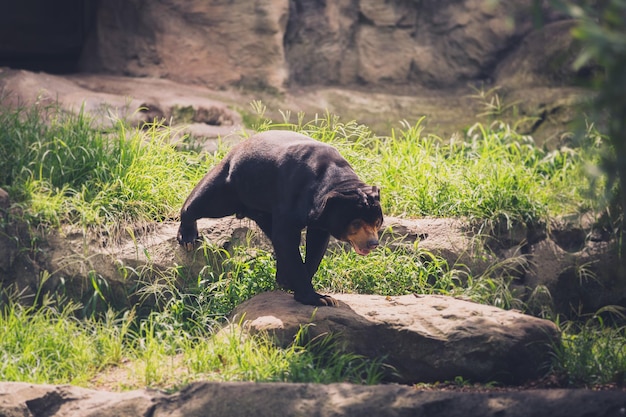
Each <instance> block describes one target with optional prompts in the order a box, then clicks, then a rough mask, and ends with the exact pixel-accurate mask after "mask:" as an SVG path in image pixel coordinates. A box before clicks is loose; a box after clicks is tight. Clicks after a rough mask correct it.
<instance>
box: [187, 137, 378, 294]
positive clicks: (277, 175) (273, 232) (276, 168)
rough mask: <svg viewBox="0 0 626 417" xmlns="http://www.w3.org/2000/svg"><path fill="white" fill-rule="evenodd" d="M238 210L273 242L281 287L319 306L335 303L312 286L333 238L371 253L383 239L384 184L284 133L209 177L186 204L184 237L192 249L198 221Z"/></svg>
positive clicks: (241, 149) (245, 147) (256, 142)
mask: <svg viewBox="0 0 626 417" xmlns="http://www.w3.org/2000/svg"><path fill="white" fill-rule="evenodd" d="M233 214H234V215H236V216H237V217H238V218H244V217H248V218H250V219H252V220H254V221H255V222H256V223H257V224H258V225H259V227H260V228H261V230H262V231H263V232H264V233H265V234H266V235H267V236H268V237H269V239H270V240H271V242H272V245H273V247H274V254H275V257H276V281H277V282H278V284H279V285H281V286H282V287H284V288H287V289H290V290H293V292H294V298H295V299H296V300H297V301H299V302H301V303H303V304H310V305H316V306H324V305H336V304H337V302H336V300H335V299H333V298H332V297H330V296H327V295H321V294H318V293H316V292H315V290H314V289H313V285H312V284H311V279H312V278H313V275H314V274H315V272H316V271H317V269H318V267H319V264H320V262H321V260H322V257H323V256H324V253H325V252H326V248H327V246H328V240H329V238H330V236H331V235H332V236H334V237H335V238H337V239H339V240H341V241H344V242H350V244H351V245H352V247H353V248H354V250H355V251H356V253H358V254H359V255H367V254H368V253H369V252H370V251H371V250H372V249H375V248H376V247H377V246H378V244H379V242H378V230H379V229H380V227H381V225H382V222H383V213H382V210H381V206H380V193H379V190H378V188H377V187H375V186H369V185H366V184H365V183H363V182H362V181H361V180H360V179H359V178H358V176H357V175H356V173H355V172H354V170H353V169H352V167H351V166H350V164H349V163H348V162H347V161H346V160H345V159H344V158H343V157H342V156H341V155H340V154H339V152H338V151H337V150H336V149H335V148H334V147H332V146H330V145H328V144H325V143H322V142H319V141H316V140H314V139H312V138H310V137H308V136H305V135H302V134H299V133H296V132H290V131H279V130H274V131H267V132H263V133H259V134H256V135H254V136H252V137H250V138H249V139H247V140H244V141H243V142H241V143H239V144H237V145H235V146H234V147H233V148H232V149H231V151H230V152H229V153H228V154H227V155H226V156H225V157H224V159H223V160H222V161H221V162H220V163H219V164H218V165H216V166H215V167H214V168H213V169H212V170H211V171H209V173H208V174H206V175H205V176H204V178H203V179H202V180H201V181H200V182H199V183H198V184H197V185H196V187H195V188H194V189H193V190H192V191H191V194H190V195H189V197H187V200H186V201H185V203H184V205H183V207H182V209H181V212H180V228H179V229H178V236H177V239H178V242H179V243H180V244H181V245H182V246H183V247H185V249H187V250H192V249H193V246H194V242H195V241H196V240H197V239H198V228H197V225H196V220H197V219H200V218H203V217H211V218H217V217H225V216H229V215H233ZM304 228H306V229H307V231H306V252H305V260H304V262H303V260H302V257H301V255H300V250H299V248H300V237H301V232H302V230H303V229H304Z"/></svg>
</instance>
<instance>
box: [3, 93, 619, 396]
mask: <svg viewBox="0 0 626 417" xmlns="http://www.w3.org/2000/svg"><path fill="white" fill-rule="evenodd" d="M492 105H493V106H495V107H496V108H502V106H503V104H502V103H499V102H494V103H492ZM255 106H256V108H257V110H258V112H259V114H260V116H259V117H258V118H257V119H254V123H255V124H256V128H257V129H258V130H267V129H271V128H281V129H290V130H296V131H301V132H303V133H306V134H308V135H310V136H312V137H314V138H317V139H319V140H322V141H325V142H328V143H331V144H332V145H334V146H336V147H337V148H338V149H339V150H340V152H341V153H342V154H343V155H344V156H345V157H346V158H347V159H348V160H349V161H350V163H351V164H352V165H353V166H354V168H355V170H356V171H357V172H358V173H359V175H360V176H361V177H362V178H363V179H364V180H365V181H366V182H368V183H371V184H377V185H379V186H381V187H382V189H383V202H382V203H383V206H384V211H385V213H386V214H387V215H403V216H446V217H448V216H454V217H456V216H465V217H468V218H470V219H474V220H476V221H478V222H494V223H495V222H502V220H503V219H504V220H505V223H506V224H507V225H511V224H513V223H514V222H523V223H526V224H529V225H532V224H537V223H542V222H545V221H546V220H547V219H548V218H549V217H550V216H555V215H566V214H570V213H580V212H586V211H590V210H591V211H600V210H601V209H602V208H603V204H604V203H603V200H602V198H600V196H601V193H600V190H601V185H602V182H603V179H602V178H601V177H600V178H599V179H598V178H591V177H590V176H589V175H588V174H589V167H593V166H595V165H597V163H598V161H599V160H600V158H601V155H602V153H601V151H602V149H603V148H604V147H605V141H606V138H605V137H603V136H602V135H599V134H598V133H597V132H595V131H594V130H593V129H590V130H589V131H588V132H587V134H586V135H585V138H584V141H583V142H581V145H580V147H578V148H576V149H570V148H567V147H563V148H560V149H556V150H546V149H542V148H539V147H537V146H536V145H535V144H534V142H533V140H532V138H530V137H526V136H523V135H519V134H518V133H516V132H515V131H514V129H512V128H511V127H510V126H508V125H505V124H502V123H499V122H494V123H493V124H491V125H489V126H485V125H481V124H477V125H475V126H472V127H471V128H469V129H468V130H467V131H466V132H464V135H462V136H461V137H454V138H452V139H450V140H444V139H442V138H438V137H436V136H434V135H426V134H424V132H423V129H422V125H421V121H418V122H417V123H415V124H408V123H407V124H405V125H404V127H403V129H401V130H396V131H392V132H391V134H390V136H389V137H379V136H376V135H374V134H373V133H372V132H371V131H370V130H369V129H368V128H367V127H365V126H363V125H359V124H357V123H355V122H348V123H341V122H339V120H338V119H337V118H336V117H334V116H331V115H329V114H326V115H324V116H321V117H315V118H314V119H313V120H311V121H309V122H307V123H304V115H302V114H299V115H298V116H297V121H296V122H295V123H291V122H289V118H290V114H289V113H288V112H285V113H284V119H285V120H284V121H283V122H282V123H274V122H272V121H271V120H267V119H265V118H264V117H262V112H263V106H262V104H260V103H256V105H255ZM496 110H497V109H496ZM0 122H1V123H0V139H1V141H0V150H2V153H1V154H0V186H2V187H6V188H8V189H9V191H10V192H11V195H12V197H13V198H14V199H16V200H17V204H18V205H19V206H20V207H21V208H22V210H23V212H24V213H25V215H26V217H27V218H28V219H29V220H30V221H31V222H32V223H39V224H43V225H60V224H74V225H79V226H82V227H83V228H96V229H98V230H102V229H105V230H107V231H110V232H119V231H121V230H126V225H128V224H129V223H136V222H150V221H161V220H165V219H169V218H174V217H175V216H176V212H177V211H178V209H179V207H180V205H181V204H182V202H183V200H184V198H185V197H186V196H187V194H188V193H189V191H190V190H191V188H192V187H193V186H194V185H195V184H196V183H197V182H198V181H199V179H200V178H201V177H202V176H203V175H204V174H205V173H206V172H207V171H208V170H209V169H210V167H211V166H213V165H214V164H215V163H216V161H217V160H219V158H221V156H222V155H223V153H224V151H225V149H221V150H220V151H219V152H218V153H216V154H215V155H199V154H197V153H196V152H193V151H190V150H189V151H182V152H181V151H177V150H176V149H175V148H174V146H173V139H172V136H173V135H172V132H171V130H170V129H169V128H167V127H164V126H161V125H158V124H152V125H146V126H144V128H143V129H130V128H128V127H127V126H126V125H124V124H123V123H121V122H120V123H118V124H117V125H116V126H115V127H114V128H112V129H110V130H108V131H101V130H99V129H97V128H95V127H94V126H93V125H92V122H91V121H90V119H89V118H88V117H87V116H86V115H85V114H83V113H80V114H78V115H72V114H66V113H62V112H60V111H59V110H58V109H57V108H54V107H53V108H47V109H37V108H28V109H27V108H19V109H13V110H11V109H1V110H0ZM129 230H130V229H129ZM148 255H149V254H148ZM196 256H200V257H203V260H204V263H205V264H206V265H207V266H206V267H205V268H204V269H202V270H201V271H200V272H196V273H193V272H192V271H191V270H189V269H188V268H186V267H184V266H177V267H175V268H172V269H170V270H165V271H163V270H159V269H158V268H157V267H156V266H152V265H148V266H144V267H142V268H138V269H132V268H131V267H130V266H125V267H121V269H120V270H121V272H122V273H123V274H126V277H130V276H132V277H133V278H136V279H137V281H136V282H137V286H136V288H135V289H134V291H135V293H134V294H132V295H133V296H134V298H136V299H138V300H139V301H140V303H139V304H138V306H137V310H129V311H126V312H125V313H119V314H118V313H112V312H108V313H107V312H103V306H104V307H107V306H111V305H114V303H112V302H111V301H112V300H109V299H108V297H111V296H112V295H111V294H109V292H110V291H108V288H107V287H106V285H105V283H104V282H102V281H101V279H100V277H98V276H97V274H95V273H94V272H93V271H92V272H90V273H89V274H88V276H87V277H86V279H88V280H90V281H89V282H90V284H91V286H92V294H91V298H90V299H89V300H88V301H87V303H88V305H86V306H80V307H79V306H72V307H67V308H66V309H59V308H56V307H55V306H56V305H62V304H60V302H59V303H57V304H48V303H47V301H46V302H44V301H45V300H43V298H42V297H40V296H39V295H38V297H37V303H36V304H37V305H39V306H40V307H36V308H35V307H32V308H23V307H20V306H19V305H18V304H16V303H14V302H13V301H9V302H0V308H1V309H2V317H1V320H0V352H1V355H2V356H1V357H0V359H1V362H0V363H2V364H3V365H0V379H4V380H20V381H31V382H50V383H63V382H70V383H76V384H82V385H87V384H89V381H91V380H92V379H93V377H94V376H95V375H97V374H100V373H102V371H107V370H111V369H114V368H116V367H123V366H130V367H131V368H132V369H131V370H132V371H134V372H132V373H133V374H135V373H136V374H137V375H139V380H137V381H132V382H130V383H129V385H128V387H140V386H154V387H170V388H175V387H176V386H179V385H180V384H183V383H185V382H189V381H191V380H195V379H200V378H202V379H207V378H208V379H214V380H256V381H315V382H333V381H352V382H364V383H375V382H376V381H378V380H379V378H380V375H381V372H382V364H381V362H379V361H368V360H365V359H364V358H361V357H358V356H355V355H352V354H350V353H348V352H342V351H341V350H340V349H338V347H337V346H336V345H335V343H334V341H333V339H332V337H331V338H320V339H316V340H313V341H307V342H305V341H304V340H305V339H306V338H305V337H304V332H305V330H303V333H302V334H301V335H299V336H298V337H297V338H296V340H294V343H293V344H292V345H291V346H289V347H288V348H286V349H281V348H277V347H275V346H274V345H273V344H271V343H270V342H269V340H267V339H266V338H264V337H262V336H259V337H250V338H247V337H243V336H242V334H241V333H240V332H237V331H232V332H231V333H230V334H229V335H228V336H227V337H221V336H220V337H216V336H214V334H213V333H214V330H215V329H217V328H218V327H220V326H221V325H222V324H223V323H224V321H225V317H226V316H227V315H228V314H229V313H230V312H231V311H232V309H233V308H234V307H235V306H236V305H238V304H239V303H241V302H243V301H244V300H247V299H248V298H250V297H252V296H254V295H255V294H258V293H259V292H262V291H267V290H271V289H274V286H275V283H274V274H275V269H274V268H275V262H274V260H273V258H272V255H271V254H270V253H268V252H265V251H263V250H260V249H254V250H252V249H251V248H249V247H246V246H235V247H233V248H230V249H229V250H228V251H226V250H224V249H221V248H220V247H217V246H215V245H210V244H205V245H203V246H202V247H201V248H200V249H199V250H198V251H197V252H196ZM511 262H512V264H511V265H495V266H493V268H489V269H488V270H487V271H486V272H485V273H484V274H483V275H482V276H478V277H477V276H473V275H472V274H471V271H468V270H467V269H466V268H464V267H463V266H462V265H458V264H455V265H449V264H448V263H447V262H446V261H445V260H443V259H441V258H439V257H437V256H434V255H432V254H431V253H429V252H427V251H424V250H422V249H421V248H419V245H416V246H415V247H413V248H406V247H405V248H401V249H396V250H391V249H390V248H381V249H380V250H378V251H376V252H374V253H372V254H371V255H370V256H369V257H368V258H367V261H365V262H364V261H363V259H362V258H358V259H357V256H356V255H355V254H354V252H351V251H345V250H343V249H341V248H337V249H333V250H331V251H329V254H328V255H327V256H326V258H325V259H324V260H323V262H322V264H321V266H320V270H319V272H318V274H317V275H316V281H315V284H316V285H317V287H318V288H319V289H320V291H337V292H353V293H367V294H371V293H374V294H382V295H390V296H391V295H401V294H447V295H452V296H463V297H469V298H471V299H473V300H475V301H478V302H482V303H488V304H493V305H496V306H499V307H502V308H524V306H523V305H522V304H521V302H520V301H519V300H518V299H517V298H516V296H515V294H514V292H513V291H512V290H511V288H510V284H511V282H512V279H513V278H512V277H514V276H516V274H515V271H516V268H518V267H519V265H516V264H515V261H514V260H513V261H511ZM44 275H45V274H44ZM9 298H10V297H9ZM42 304H43V307H41V305H42ZM80 308H82V309H83V310H82V313H79V309H80ZM81 314H83V315H84V316H86V317H87V318H85V319H83V320H77V319H76V318H75V317H76V316H78V315H81ZM546 314H547V315H549V312H547V313H546ZM570 330H571V329H570ZM570 330H566V332H565V336H566V338H565V339H566V343H565V344H564V346H565V348H564V350H563V351H562V354H560V356H559V357H558V359H557V362H555V363H557V364H558V366H560V368H559V369H561V370H562V372H565V373H567V374H569V375H571V379H572V381H574V382H573V383H576V384H580V383H583V384H584V383H595V382H594V381H604V380H606V375H607V374H611V373H616V372H618V373H619V372H621V370H622V369H623V368H624V366H623V363H624V360H623V354H621V353H620V354H617V353H615V354H614V353H611V355H613V356H614V357H615V358H617V359H616V360H615V361H613V362H611V363H612V364H611V365H610V367H609V370H608V371H607V372H605V373H604V375H605V376H603V377H602V378H600V379H598V378H595V377H594V376H593V375H596V374H597V373H598V372H599V371H597V370H591V371H584V372H581V373H580V374H579V372H578V370H576V369H575V368H573V366H574V365H576V364H580V365H581V367H582V368H584V369H590V368H589V367H588V366H587V365H585V366H583V365H582V364H583V363H587V362H588V363H592V362H593V361H594V360H595V361H602V360H603V355H608V354H605V353H602V352H606V351H607V350H606V349H599V348H598V347H593V348H590V349H587V348H585V346H587V345H586V344H585V343H586V342H585V343H583V342H584V341H585V340H586V339H585V337H584V333H583V332H571V331H570ZM603 332H606V330H605V329H601V330H600V331H598V330H597V329H592V330H589V335H590V336H589V340H592V341H593V340H597V341H598V343H601V341H602V340H604V339H602V337H603V336H602V334H603ZM580 335H583V336H580ZM594 335H597V338H596V336H594ZM570 336H571V338H570ZM610 337H611V338H612V340H613V341H618V342H615V343H614V342H612V346H616V345H619V343H622V346H623V340H625V337H624V335H623V332H621V331H620V332H616V333H611V334H610ZM568 338H570V339H568ZM594 338H596V339H594ZM619 341H621V342H619ZM579 342H580V343H579ZM578 346H581V349H582V348H585V349H587V350H586V353H584V354H582V353H580V354H579V353H576V352H578V350H577V349H578ZM611 352H613V351H611ZM577 355H578V356H579V357H585V358H588V360H587V359H585V360H584V361H583V360H582V359H581V360H580V361H578V362H576V360H575V359H573V358H575V357H577ZM620 355H622V356H620ZM163 364H168V365H169V366H163ZM555 367H557V365H555ZM177 372H178V373H177ZM585 381H588V382H585Z"/></svg>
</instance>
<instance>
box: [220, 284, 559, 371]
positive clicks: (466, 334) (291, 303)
mask: <svg viewBox="0 0 626 417" xmlns="http://www.w3.org/2000/svg"><path fill="white" fill-rule="evenodd" d="M333 297H335V298H336V299H337V300H339V302H340V305H339V307H337V308H315V307H311V306H303V305H302V304H300V303H297V302H296V301H295V300H294V299H293V297H292V296H291V295H289V294H287V293H284V292H269V293H264V294H260V295H258V296H256V297H254V298H252V299H251V300H248V301H247V302H245V303H243V304H241V305H240V306H238V307H237V308H236V309H235V311H234V312H233V317H232V321H234V322H238V321H240V320H243V322H242V323H243V325H244V327H245V328H247V329H250V330H251V331H252V332H258V331H263V332H269V333H270V334H271V335H274V336H275V337H276V339H277V343H279V344H280V345H288V344H289V343H291V342H293V340H294V337H295V335H296V333H297V332H298V331H299V329H300V327H301V326H303V325H309V328H308V332H309V335H310V336H311V337H316V336H319V335H324V334H332V335H334V337H336V338H337V340H338V341H339V342H340V344H341V345H342V346H343V348H344V349H346V350H347V351H349V352H353V353H357V354H361V355H364V356H366V357H369V358H384V359H385V362H386V363H388V364H390V365H392V366H393V367H394V368H395V371H396V373H394V375H391V376H390V377H391V378H392V379H394V380H396V381H399V382H404V383H415V382H434V381H447V380H453V379H454V378H456V377H463V378H465V379H470V380H473V381H482V382H488V381H500V382H505V383H521V382H523V381H526V380H528V379H532V378H538V377H540V376H542V375H543V374H544V373H545V371H546V365H547V364H548V363H549V362H550V357H551V356H550V355H551V352H552V347H554V346H556V345H558V343H559V332H558V330H557V328H556V326H555V325H554V324H553V323H552V322H549V321H547V320H541V319H538V318H535V317H532V316H527V315H524V314H521V313H519V312H515V311H505V310H501V309H498V308H495V307H490V306H485V305H481V304H476V303H472V302H469V301H463V300H459V299H455V298H452V297H445V296H436V295H420V296H415V295H405V296H401V297H383V296H376V295H354V294H352V295H351V294H337V295H333Z"/></svg>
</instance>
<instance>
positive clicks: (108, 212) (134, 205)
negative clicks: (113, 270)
mask: <svg viewBox="0 0 626 417" xmlns="http://www.w3.org/2000/svg"><path fill="white" fill-rule="evenodd" d="M172 134H173V132H172V130H171V129H169V128H165V127H164V126H162V125H159V124H156V123H155V124H150V125H145V126H144V129H143V130H139V129H128V128H127V127H126V126H125V125H124V123H123V122H122V121H119V122H117V124H116V126H115V128H114V129H112V130H111V131H107V132H103V131H100V130H98V129H97V128H96V127H94V126H93V121H92V120H91V119H90V118H89V117H88V116H87V115H86V114H84V113H82V112H80V113H79V114H71V113H65V112H62V111H61V110H60V109H59V108H57V107H48V108H45V109H41V108H37V107H31V108H17V109H8V108H2V109H0V146H1V147H2V154H0V172H1V173H0V186H1V187H4V188H8V189H9V191H10V192H11V194H12V197H13V198H14V199H17V200H18V201H19V202H20V203H21V205H22V207H23V209H24V212H25V214H26V216H27V217H31V218H33V219H34V220H35V221H36V222H38V223H44V224H53V225H59V224H61V223H67V222H69V223H75V224H78V225H81V226H83V227H104V228H111V229H117V231H119V230H123V228H124V227H125V226H126V224H128V223H130V222H148V221H154V220H162V219H166V218H172V217H174V216H175V215H176V213H177V211H178V209H179V206H180V202H181V201H182V200H183V199H184V198H185V197H186V195H185V194H186V193H187V192H188V189H189V188H190V185H191V184H192V183H194V182H195V181H197V180H198V179H199V178H200V177H201V176H202V175H204V173H205V172H206V171H207V170H208V168H209V167H210V166H211V165H212V164H213V163H214V159H213V157H212V156H209V155H205V156H199V155H191V154H188V153H181V152H177V151H176V150H175V148H174V147H173V145H172V144H171V143H172V142H173V139H172Z"/></svg>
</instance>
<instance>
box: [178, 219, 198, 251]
mask: <svg viewBox="0 0 626 417" xmlns="http://www.w3.org/2000/svg"><path fill="white" fill-rule="evenodd" d="M176 240H178V243H179V244H180V246H182V247H183V248H185V250H187V251H188V252H189V251H192V250H193V248H194V245H195V243H196V241H197V240H198V226H196V223H195V222H194V223H193V224H191V225H183V224H182V223H181V224H180V227H179V228H178V234H177V235H176Z"/></svg>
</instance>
